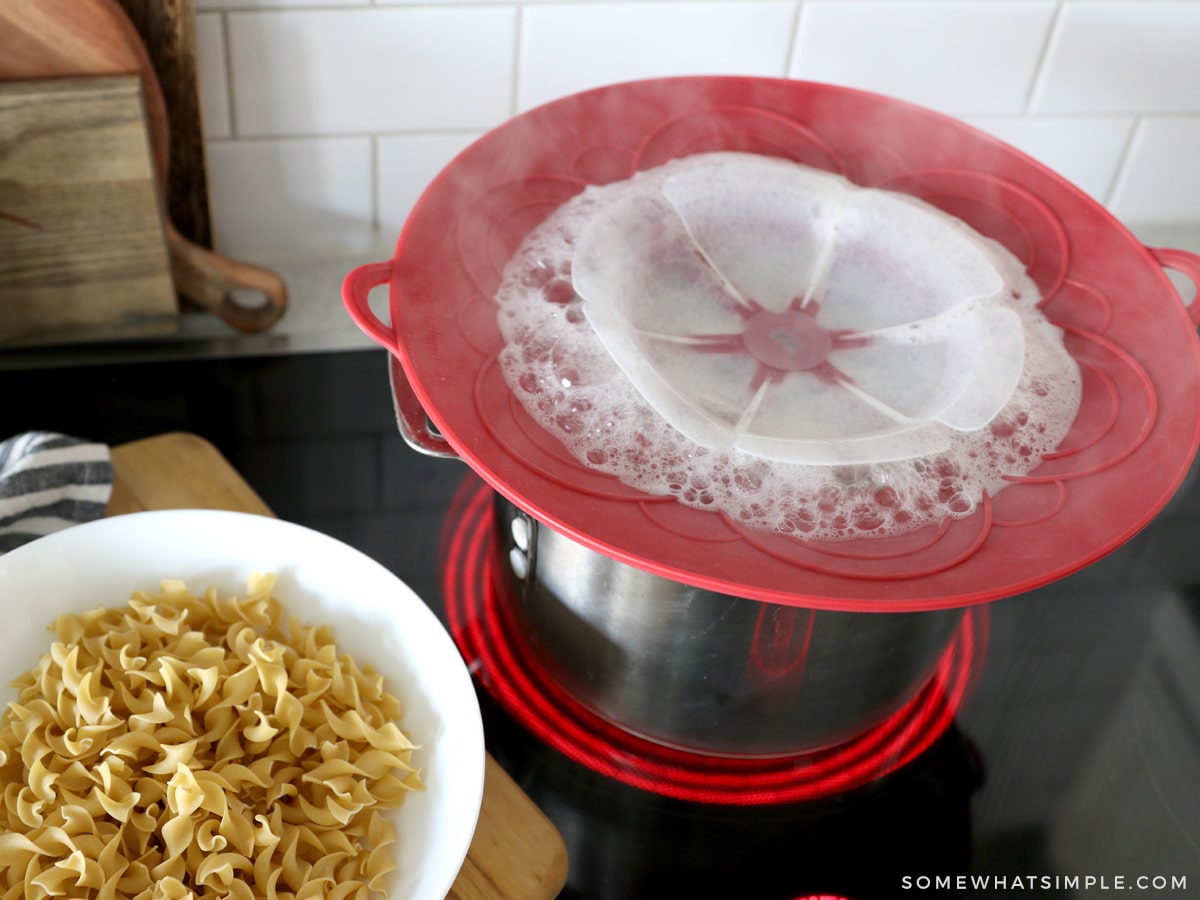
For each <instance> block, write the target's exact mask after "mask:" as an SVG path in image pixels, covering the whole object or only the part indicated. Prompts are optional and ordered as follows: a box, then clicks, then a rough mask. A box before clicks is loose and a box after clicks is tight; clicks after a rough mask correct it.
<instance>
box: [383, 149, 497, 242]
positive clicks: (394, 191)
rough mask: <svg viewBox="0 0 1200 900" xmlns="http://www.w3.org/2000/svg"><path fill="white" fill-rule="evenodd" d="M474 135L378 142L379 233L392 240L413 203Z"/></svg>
mask: <svg viewBox="0 0 1200 900" xmlns="http://www.w3.org/2000/svg"><path fill="white" fill-rule="evenodd" d="M477 137H479V134H478V133H475V134H422V135H405V136H385V137H381V138H379V139H378V144H377V150H376V152H377V160H378V163H377V165H378V168H377V172H378V178H379V184H378V192H379V193H378V200H377V208H378V210H379V230H380V234H381V236H382V237H383V238H384V239H385V240H388V241H390V240H393V239H395V238H396V237H398V236H399V234H400V229H401V228H403V227H404V220H405V219H407V218H408V214H409V212H410V211H411V210H412V207H413V204H414V203H416V202H417V199H418V198H419V197H420V196H421V193H422V192H423V191H424V190H425V188H427V187H428V186H429V183H430V182H431V181H433V179H434V177H435V176H436V175H437V174H438V172H440V171H441V170H442V169H443V168H445V166H446V164H447V163H449V162H450V160H452V159H453V158H454V157H455V156H456V155H457V154H458V153H459V152H460V151H461V150H463V149H465V148H466V147H467V145H468V144H470V143H471V142H472V141H473V140H475V138H477Z"/></svg>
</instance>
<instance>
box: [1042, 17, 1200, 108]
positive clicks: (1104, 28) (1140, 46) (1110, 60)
mask: <svg viewBox="0 0 1200 900" xmlns="http://www.w3.org/2000/svg"><path fill="white" fill-rule="evenodd" d="M1033 103H1034V109H1035V110H1036V111H1037V112H1048V113H1055V112H1075V113H1080V112H1092V113H1138V112H1200V3H1196V2H1190V0H1188V2H1184V0H1123V2H1070V0H1068V2H1066V3H1064V4H1063V9H1062V15H1061V17H1060V21H1059V23H1058V26H1057V28H1056V29H1055V34H1054V37H1053V39H1052V41H1051V43H1050V46H1049V49H1048V51H1047V58H1046V65H1045V72H1044V73H1043V75H1042V78H1041V83H1040V84H1039V86H1038V89H1037V92H1036V93H1035V95H1034V98H1033Z"/></svg>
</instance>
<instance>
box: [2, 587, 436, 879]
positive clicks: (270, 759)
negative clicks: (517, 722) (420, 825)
mask: <svg viewBox="0 0 1200 900" xmlns="http://www.w3.org/2000/svg"><path fill="white" fill-rule="evenodd" d="M273 587H274V577H273V576H270V575H255V576H252V577H251V578H250V580H249V584H248V590H247V593H246V596H245V597H244V598H239V597H228V596H219V595H218V593H217V592H216V591H215V590H213V589H209V590H207V591H205V592H204V593H203V594H202V595H200V596H196V595H193V594H192V593H191V592H190V591H189V590H188V588H187V586H186V585H185V584H184V583H183V582H180V581H165V582H163V583H162V586H161V590H160V592H159V593H157V594H146V593H136V594H134V595H133V597H132V598H131V599H130V601H129V604H128V606H127V607H124V608H114V609H103V608H97V609H95V610H92V611H90V612H85V613H83V614H80V615H60V616H59V617H58V619H57V620H56V621H55V623H54V624H53V626H51V627H52V630H53V631H54V633H55V636H56V639H55V640H54V641H53V643H52V645H51V647H50V651H49V652H48V653H45V654H43V655H42V657H41V660H40V662H39V663H38V665H37V666H36V667H35V668H34V669H32V670H31V671H30V672H28V673H26V674H25V675H23V676H21V677H20V678H18V679H17V680H16V681H15V682H14V683H13V684H14V686H15V687H16V688H17V689H18V691H19V697H18V699H17V701H16V702H14V703H11V704H9V708H8V710H7V711H5V713H4V715H3V718H2V719H0V778H2V780H3V785H4V795H3V810H0V817H2V821H0V897H3V898H16V897H20V898H40V897H70V898H104V900H110V898H111V900H118V898H121V900H125V898H134V900H152V898H153V900H183V898H231V900H249V898H268V900H305V898H314V897H324V898H333V900H344V898H355V900H365V898H368V897H371V896H374V895H376V894H378V893H382V891H383V889H384V886H385V883H386V882H387V880H388V879H389V875H390V873H391V872H392V871H393V870H394V868H395V863H394V862H393V860H392V851H393V850H394V849H395V848H394V847H393V846H392V845H393V844H394V843H395V842H396V834H395V828H394V826H393V824H392V822H391V821H390V820H389V818H388V816H387V813H386V811H387V810H390V809H393V808H395V807H396V806H398V805H399V804H400V803H401V802H402V801H403V800H404V798H405V796H406V795H407V794H408V793H409V792H411V791H413V790H420V789H422V787H423V786H422V783H421V779H420V774H419V772H418V771H417V770H416V769H414V768H413V765H412V751H413V750H414V745H413V744H412V743H411V742H410V740H409V739H408V737H407V736H406V735H405V734H404V732H403V731H402V730H401V729H400V727H399V725H398V724H397V722H398V720H399V718H400V714H401V709H400V704H399V702H398V701H397V699H396V698H395V697H394V696H392V695H391V694H389V693H388V692H387V691H386V690H385V686H384V683H383V679H382V677H381V676H379V675H378V674H376V673H374V672H373V671H372V670H371V669H370V668H369V667H362V668H360V667H359V665H358V664H356V663H355V661H354V660H353V659H351V658H350V657H349V656H341V657H339V656H338V653H337V649H336V647H335V645H334V643H333V639H332V636H331V634H330V632H329V630H328V628H326V627H314V626H309V625H304V624H301V623H299V622H297V621H296V620H295V619H294V618H289V619H288V620H287V621H285V618H284V613H283V610H282V607H281V605H280V603H279V601H278V600H276V599H275V598H274V596H273V594H272V591H273Z"/></svg>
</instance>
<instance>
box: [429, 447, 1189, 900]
mask: <svg viewBox="0 0 1200 900" xmlns="http://www.w3.org/2000/svg"><path fill="white" fill-rule="evenodd" d="M431 464H433V465H446V464H447V463H446V462H445V461H441V462H440V463H439V462H437V461H433V462H432V463H431ZM450 464H451V465H455V464H454V463H450ZM1190 491H1191V481H1190V480H1189V485H1188V486H1187V487H1185V490H1184V492H1183V494H1182V495H1181V497H1180V498H1178V499H1177V500H1176V507H1173V508H1177V507H1178V506H1179V505H1182V506H1184V507H1186V506H1188V504H1192V503H1194V501H1193V500H1192V499H1191V494H1190ZM490 497H491V492H490V489H488V488H487V487H486V486H484V485H483V484H482V482H480V481H479V480H478V479H477V478H476V477H475V476H474V475H473V474H471V473H470V472H464V473H463V474H462V476H461V481H460V482H459V483H458V484H457V485H456V486H455V489H454V491H453V493H452V494H451V495H450V496H449V497H448V499H447V512H446V518H445V520H444V522H443V524H442V528H441V533H440V535H439V538H438V548H437V550H438V552H437V555H436V560H437V563H436V571H435V572H429V571H428V569H427V568H426V566H427V565H428V562H429V561H430V560H432V559H433V558H434V557H432V555H431V556H430V559H429V560H425V561H422V563H421V568H422V571H423V572H425V577H427V578H429V579H431V580H433V579H436V580H437V582H438V584H439V588H440V589H439V590H438V591H437V592H433V591H430V592H428V593H427V594H426V596H430V597H435V596H436V597H437V598H438V600H437V601H436V603H437V608H438V612H439V614H440V615H441V616H442V617H443V618H444V620H445V621H446V622H447V624H448V626H449V627H450V629H451V632H452V634H453V635H454V637H455V638H456V640H457V641H458V643H459V646H460V650H462V652H463V653H464V656H466V658H467V660H468V662H469V663H470V665H471V667H472V670H473V672H474V673H475V676H476V679H477V683H478V686H479V693H480V696H481V698H482V701H483V706H484V710H485V721H486V727H487V732H488V735H489V740H490V747H491V750H492V753H493V754H494V755H495V756H496V757H497V758H498V759H499V760H500V761H501V763H502V764H503V765H504V766H505V767H506V768H507V769H509V771H511V772H512V773H513V774H514V776H515V777H516V778H517V779H518V781H519V782H520V784H521V785H522V787H524V789H525V790H526V791H527V792H528V793H529V794H530V795H531V796H532V797H533V798H534V800H535V802H537V803H538V804H539V805H540V806H541V807H542V808H543V809H544V810H545V811H546V813H547V814H548V815H549V816H550V817H551V819H552V820H553V821H554V822H555V824H556V825H557V826H558V827H559V829H560V830H561V831H562V833H563V835H564V838H565V839H566V841H567V845H568V851H569V854H570V860H571V865H570V876H569V881H568V888H567V890H566V891H565V892H564V895H563V896H564V898H568V900H570V898H578V900H583V898H639V897H647V898H649V897H666V896H671V897H675V896H679V897H709V896H712V897H729V896H734V897H743V896H744V897H756V898H764V900H775V898H778V900H801V898H809V897H820V898H828V897H833V898H847V900H874V898H883V900H886V898H897V897H904V896H940V897H982V896H997V897H998V896H1007V895H1008V894H1009V892H1011V891H1014V890H1021V891H1029V892H1030V893H1032V894H1034V895H1036V896H1046V897H1074V896H1093V895H1095V896H1101V895H1103V894H1104V893H1106V892H1109V891H1112V890H1123V889H1124V890H1138V891H1143V892H1151V893H1157V894H1163V895H1173V896H1180V897H1186V896H1192V894H1191V893H1190V892H1191V891H1197V892H1200V591H1193V590H1191V589H1190V586H1189V585H1186V584H1169V583H1167V582H1166V581H1165V580H1162V579H1160V580H1155V577H1154V573H1153V572H1152V571H1147V566H1149V567H1151V568H1153V563H1152V561H1151V560H1152V559H1153V557H1154V552H1153V549H1152V548H1153V547H1154V545H1155V544H1156V543H1159V542H1161V541H1162V536H1161V535H1157V536H1156V535H1155V534H1154V532H1153V531H1151V532H1149V533H1147V534H1146V535H1145V536H1144V538H1143V541H1142V542H1139V541H1137V540H1135V541H1134V542H1133V544H1131V545H1129V546H1127V547H1126V548H1123V549H1122V550H1120V551H1118V552H1117V554H1114V555H1113V557H1111V558H1109V559H1107V560H1105V561H1103V562H1101V563H1099V564H1097V566H1095V567H1093V569H1091V570H1085V572H1083V573H1080V574H1079V575H1078V576H1075V577H1073V578H1071V579H1067V580H1065V581H1063V582H1060V583H1058V584H1056V585H1052V586H1050V587H1048V588H1045V589H1042V590H1039V591H1035V592H1031V593H1028V594H1025V595H1021V596H1017V597H1012V598H1008V599H1005V600H1002V601H997V602H994V603H990V604H985V605H982V606H979V607H975V608H972V609H970V610H969V611H968V614H967V616H966V618H965V619H964V623H963V626H962V627H961V628H960V629H959V632H958V634H956V636H955V638H954V640H953V641H952V642H951V645H950V647H949V648H948V650H947V653H946V655H945V657H944V658H943V661H942V663H941V665H940V666H939V670H938V673H937V674H935V676H934V677H933V679H931V683H930V685H928V686H927V689H926V691H925V692H924V693H923V694H922V695H920V696H919V697H918V698H916V699H915V700H914V701H913V702H912V703H910V704H909V705H908V706H907V707H905V709H904V710H901V712H900V713H898V714H897V715H895V716H893V717H892V718H891V719H889V720H888V722H885V723H884V724H883V725H881V726H878V727H876V728H872V729H868V730H867V731H865V732H864V733H863V734H862V735H861V736H860V737H859V738H856V739H855V740H852V741H848V742H846V743H843V744H841V745H839V746H837V747H833V748H829V749H828V750H822V751H820V752H818V753H812V754H807V755H802V756H798V757H794V758H786V759H772V760H752V761H749V762H739V761H736V760H735V761H730V760H722V759H717V760H712V759H706V758H704V757H698V756H695V755H692V754H688V753H681V752H678V751H674V750H671V749H669V748H661V747H657V746H655V745H653V744H651V743H649V742H646V741H642V740H640V739H638V738H636V737H635V736H629V735H627V734H625V733H624V732H623V731H622V730H621V729H620V728H614V727H612V725H611V723H607V722H605V721H604V720H602V719H600V718H599V717H597V716H595V715H594V714H592V713H591V712H590V711H589V710H587V709H585V708H582V707H580V706H579V705H578V704H576V703H574V701H573V700H572V698H571V697H570V696H569V695H566V694H565V693H564V692H562V691H561V689H559V688H557V687H556V686H555V685H554V684H553V683H552V682H551V681H550V679H549V678H548V676H546V674H545V673H544V672H542V671H540V670H539V669H538V667H537V666H536V664H535V663H533V662H531V660H530V659H529V658H528V654H527V653H522V642H523V637H522V635H521V633H520V623H519V620H517V619H516V618H515V617H514V616H513V615H512V612H511V610H512V602H511V597H509V596H508V595H507V594H506V591H508V590H510V589H511V588H510V587H509V586H508V584H509V582H507V581H505V580H504V579H503V578H499V577H497V573H498V572H499V571H500V570H501V569H502V567H503V565H504V560H503V557H502V554H501V553H500V552H499V551H498V550H497V546H498V542H497V541H495V540H494V533H493V532H494V528H495V524H494V522H493V521H492V518H491V510H492V506H491V503H490V500H489V498H490ZM1169 518H1170V515H1169V514H1168V519H1169ZM1126 557H1128V558H1126ZM1134 558H1140V559H1141V564H1140V565H1139V564H1137V563H1136V562H1134V561H1133V560H1134ZM413 562H414V564H416V563H417V561H416V560H414V561H413ZM1126 570H1128V571H1131V572H1135V573H1136V572H1140V573H1141V574H1140V575H1136V576H1135V577H1117V576H1116V575H1115V574H1114V573H1116V572H1120V571H1126ZM1166 574H1167V572H1166V570H1160V571H1159V575H1166Z"/></svg>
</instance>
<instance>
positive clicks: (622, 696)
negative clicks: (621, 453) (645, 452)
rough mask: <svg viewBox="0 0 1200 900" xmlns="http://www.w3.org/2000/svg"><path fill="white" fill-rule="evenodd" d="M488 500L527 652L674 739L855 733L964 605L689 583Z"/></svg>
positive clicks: (775, 751) (596, 698)
mask: <svg viewBox="0 0 1200 900" xmlns="http://www.w3.org/2000/svg"><path fill="white" fill-rule="evenodd" d="M495 506H496V522H497V527H496V540H497V543H498V548H497V549H498V552H499V553H500V554H501V558H502V559H503V560H505V561H506V565H503V566H502V567H501V568H502V570H503V571H504V572H505V573H506V577H507V578H508V580H509V582H510V584H509V587H510V588H511V591H510V593H511V595H512V596H513V597H514V598H515V602H516V604H517V612H518V620H519V621H520V622H521V623H522V625H523V626H524V628H523V630H524V633H525V635H526V637H527V641H528V652H530V653H531V654H532V655H533V656H534V657H535V658H536V660H537V662H539V663H540V664H541V665H542V666H544V667H545V668H546V670H547V671H548V672H549V673H550V674H551V675H552V676H553V677H554V678H555V679H556V681H557V682H558V683H559V684H560V686H562V687H563V688H564V689H565V690H567V691H568V692H569V693H570V694H572V695H573V696H574V697H575V698H576V699H577V700H579V701H580V702H581V703H582V704H584V705H585V706H587V707H589V708H590V709H591V710H593V711H594V712H596V713H597V714H599V715H600V716H602V717H603V718H605V719H608V720H609V721H611V722H613V723H614V724H616V725H618V726H620V727H622V728H624V729H625V730H627V731H630V732H632V733H635V734H638V735H641V736H642V737H645V738H648V739H650V740H653V741H657V742H659V743H662V744H667V745H670V746H674V747H678V748H680V749H684V750H690V751H694V752H701V753H708V754H719V755H730V756H773V755H782V754H797V753H801V752H805V751H810V750H815V749H818V748H821V747H826V746H829V745H831V744H835V743H837V742H839V741H842V740H846V739H848V738H851V737H854V736H855V735H858V734H860V733H862V732H864V731H866V730H867V729H869V728H870V727H871V726H873V725H877V724H879V723H880V722H882V721H883V720H884V719H886V718H887V716H888V715H889V714H891V713H893V712H895V711H896V710H898V709H899V708H900V707H901V706H903V705H904V703H905V702H907V701H908V700H909V699H911V698H912V697H913V696H914V695H915V694H916V693H917V691H918V690H919V689H920V688H921V687H922V686H923V685H924V684H925V683H926V682H927V680H928V679H929V678H930V677H931V675H932V673H933V669H934V667H935V666H936V664H937V661H938V659H939V657H940V655H941V653H942V651H943V650H944V649H945V647H946V645H947V643H948V641H949V639H950V638H951V636H952V635H953V633H954V631H955V629H956V628H957V626H958V624H959V621H960V620H961V618H962V615H963V611H962V610H961V609H949V610H937V611H932V612H916V613H854V612H832V611H827V610H812V609H804V608H799V607H794V606H781V605H777V604H772V603H763V602H760V601H757V600H745V599H742V598H740V597H733V596H729V595H726V594H719V593H714V592H712V591H706V590H701V589H698V588H694V587H690V586H688V585H685V584H681V583H679V582H676V581H671V580H669V579H666V578H662V577H660V576H657V575H654V574H651V573H649V572H646V571H643V570H641V569H638V568H635V567H633V566H629V565H626V564H624V563H621V562H618V561H616V560H614V559H611V558H610V557H607V556H605V555H603V554H601V553H597V552H595V551H594V550H590V549H588V548H586V547H584V546H582V545H581V544H579V543H577V542H576V541H574V540H572V539H570V538H568V537H565V536H563V535H562V534H560V533H558V532H557V531H555V530H554V529H552V528H550V527H547V526H546V525H544V524H542V523H539V522H537V521H535V520H534V519H532V518H531V517H530V516H528V515H527V514H526V513H525V512H523V511H522V510H520V509H519V508H517V507H516V506H514V505H513V504H512V503H510V502H509V501H507V500H506V499H504V497H502V496H501V495H499V494H497V495H496V501H495Z"/></svg>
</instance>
